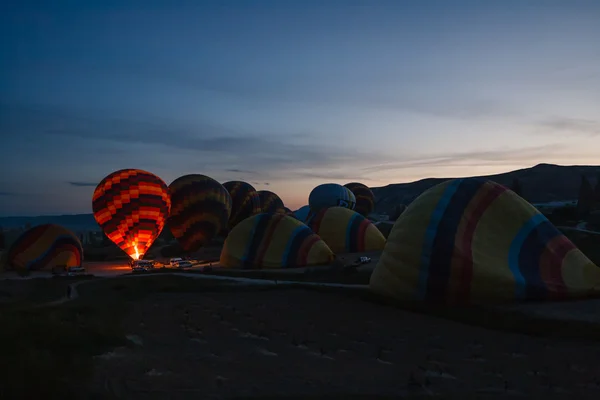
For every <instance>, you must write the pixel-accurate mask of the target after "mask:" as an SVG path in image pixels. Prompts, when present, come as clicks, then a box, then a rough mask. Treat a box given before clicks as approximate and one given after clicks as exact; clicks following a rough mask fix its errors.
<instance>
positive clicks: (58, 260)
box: [7, 224, 83, 270]
mask: <svg viewBox="0 0 600 400" xmlns="http://www.w3.org/2000/svg"><path fill="white" fill-rule="evenodd" d="M82 259H83V248H82V246H81V242H80V241H79V238H77V236H75V234H74V233H73V232H71V231H70V230H68V229H66V228H63V227H62V226H59V225H54V224H44V225H38V226H34V227H33V228H30V229H28V230H27V231H25V232H24V233H22V234H21V236H19V238H18V239H17V240H16V241H15V242H14V243H13V244H12V245H11V246H10V248H9V250H8V255H7V263H8V265H9V266H12V267H14V268H17V269H24V270H41V269H52V268H53V267H59V266H60V267H75V266H80V265H81V262H82Z"/></svg>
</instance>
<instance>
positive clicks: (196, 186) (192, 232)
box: [168, 174, 231, 252]
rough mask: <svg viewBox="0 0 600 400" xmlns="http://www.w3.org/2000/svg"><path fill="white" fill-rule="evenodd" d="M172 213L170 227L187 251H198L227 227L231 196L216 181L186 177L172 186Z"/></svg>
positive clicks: (201, 177) (206, 178)
mask: <svg viewBox="0 0 600 400" xmlns="http://www.w3.org/2000/svg"><path fill="white" fill-rule="evenodd" d="M169 196H170V198H171V212H170V214H169V220H168V222H169V223H168V225H169V228H170V229H171V232H172V233H173V236H174V237H175V238H176V239H177V240H178V241H179V243H180V244H181V247H182V248H183V250H184V251H186V252H192V251H197V250H198V249H200V247H202V246H203V245H204V244H206V243H207V242H208V241H210V240H211V239H213V238H214V237H215V236H216V235H217V234H218V233H219V232H220V231H221V230H223V229H225V228H226V227H227V223H228V222H229V216H230V215H231V196H230V195H229V192H228V191H227V189H225V188H224V187H223V185H221V184H220V183H219V182H217V181H216V180H214V179H212V178H209V177H208V176H204V175H196V174H194V175H185V176H182V177H179V178H177V179H175V180H174V181H173V182H172V183H171V184H170V185H169Z"/></svg>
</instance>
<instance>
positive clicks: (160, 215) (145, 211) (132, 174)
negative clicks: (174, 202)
mask: <svg viewBox="0 0 600 400" xmlns="http://www.w3.org/2000/svg"><path fill="white" fill-rule="evenodd" d="M170 207H171V201H170V199H169V192H168V188H167V185H166V184H165V183H164V182H163V181H162V179H160V178H159V177H158V176H156V175H154V174H152V173H150V172H146V171H142V170H139V169H123V170H119V171H115V172H113V173H112V174H110V175H108V176H107V177H106V178H104V179H103V180H102V181H101V182H100V184H98V186H97V187H96V190H95V191H94V196H93V199H92V208H93V211H94V218H95V219H96V222H98V225H100V227H101V228H102V230H103V231H104V234H105V235H106V236H107V237H108V238H109V239H110V240H111V241H112V242H114V243H115V244H116V245H117V246H119V248H121V249H122V250H123V251H124V252H125V253H126V254H127V255H128V256H129V257H131V258H133V259H134V260H137V259H140V258H142V257H143V256H144V254H145V253H146V251H148V249H149V248H150V246H151V245H152V243H154V241H155V240H156V238H158V235H160V232H161V231H162V229H163V228H164V226H165V222H166V220H167V218H168V216H169V210H170Z"/></svg>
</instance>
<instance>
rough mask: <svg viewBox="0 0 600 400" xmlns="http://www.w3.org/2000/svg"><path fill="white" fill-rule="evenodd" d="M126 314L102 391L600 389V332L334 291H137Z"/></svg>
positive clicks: (477, 393)
mask: <svg viewBox="0 0 600 400" xmlns="http://www.w3.org/2000/svg"><path fill="white" fill-rule="evenodd" d="M125 324H126V331H127V332H128V333H129V335H130V336H129V338H130V340H131V341H132V343H135V345H133V346H132V347H131V348H119V349H115V350H114V351H113V352H110V353H107V354H104V355H102V356H99V357H97V358H96V360H95V365H96V370H95V376H94V378H93V381H92V387H91V392H92V393H93V395H95V396H96V398H127V399H165V398H169V399H200V398H202V399H204V398H215V399H216V398H236V397H240V398H241V397H243V396H265V395H271V396H276V397H274V398H284V397H283V396H292V395H295V396H298V395H315V394H335V395H337V396H341V397H332V398H349V397H348V395H350V394H365V395H368V397H366V398H371V399H374V398H375V397H372V396H374V395H396V396H397V395H410V396H411V398H412V396H413V395H414V396H416V395H436V394H437V395H446V396H448V395H453V396H452V397H444V398H459V399H465V398H507V397H509V398H512V397H517V396H518V397H521V396H536V398H542V396H544V398H557V399H559V398H567V396H570V397H572V398H577V399H588V398H589V399H598V398H600V397H599V396H600V364H599V363H598V360H599V359H600V343H583V342H580V343H577V342H572V341H559V340H556V339H549V338H534V337H528V336H524V335H518V334H507V333H501V332H496V331H491V330H485V329H483V328H476V327H472V326H466V325H462V324H459V323H456V322H451V321H447V320H442V319H438V318H434V317H429V316H425V315H421V314H413V313H408V312H405V311H401V310H398V309H395V308H391V307H385V306H381V305H376V304H372V303H369V302H366V301H363V300H359V299H356V298H350V297H346V296H342V295H337V294H331V293H318V292H311V291H305V290H299V289H298V290H281V291H279V290H278V291H262V292H260V291H256V292H242V293H203V294H198V293H196V294H166V293H162V294H155V295H152V296H150V297H146V298H145V299H144V300H138V301H135V302H133V303H132V304H131V314H130V315H129V317H128V318H127V319H126V322H125ZM92 393H88V394H87V396H88V397H87V398H90V395H91V394H92ZM454 396H456V397H454ZM256 398H260V397H256ZM319 398H321V397H319Z"/></svg>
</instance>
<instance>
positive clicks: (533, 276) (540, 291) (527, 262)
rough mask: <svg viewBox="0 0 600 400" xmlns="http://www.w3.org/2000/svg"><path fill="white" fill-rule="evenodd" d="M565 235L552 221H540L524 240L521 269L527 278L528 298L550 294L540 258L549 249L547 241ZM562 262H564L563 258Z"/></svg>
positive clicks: (521, 252)
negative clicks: (543, 277)
mask: <svg viewBox="0 0 600 400" xmlns="http://www.w3.org/2000/svg"><path fill="white" fill-rule="evenodd" d="M560 236H563V235H562V233H560V231H559V230H558V229H556V228H555V227H554V225H552V224H551V223H550V221H548V220H546V221H542V222H540V223H539V224H538V225H537V226H536V227H535V228H534V229H533V230H532V231H531V232H529V235H528V236H527V238H526V239H525V241H524V242H523V245H522V247H521V250H520V252H519V270H520V271H521V274H522V275H523V277H524V278H525V292H526V294H525V296H526V298H528V299H534V298H543V297H547V296H548V288H547V287H546V283H545V282H544V281H543V279H542V271H541V269H540V268H541V265H540V260H541V259H542V256H543V254H544V252H545V251H546V249H547V246H546V245H547V243H548V242H550V241H552V240H553V239H555V238H558V237H560ZM560 261H561V264H562V260H560Z"/></svg>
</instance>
